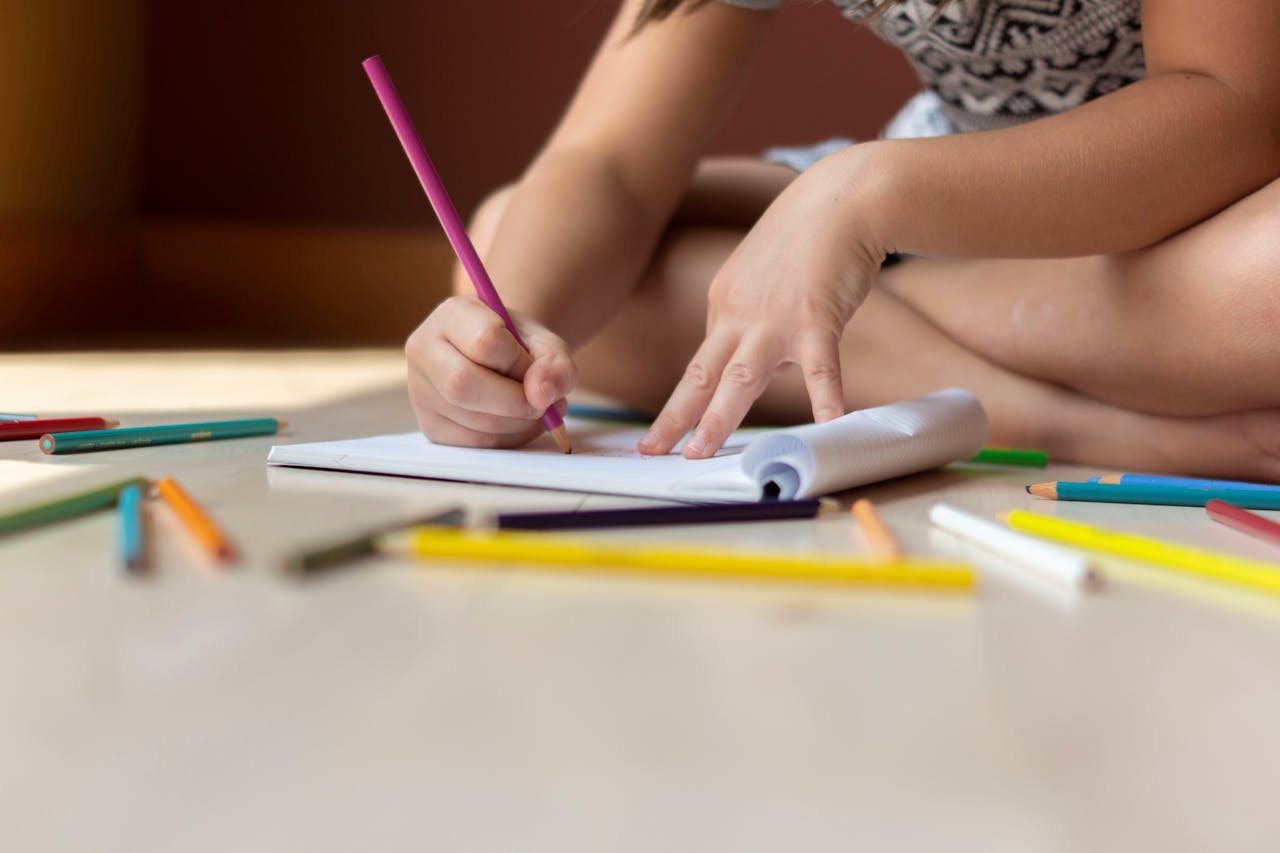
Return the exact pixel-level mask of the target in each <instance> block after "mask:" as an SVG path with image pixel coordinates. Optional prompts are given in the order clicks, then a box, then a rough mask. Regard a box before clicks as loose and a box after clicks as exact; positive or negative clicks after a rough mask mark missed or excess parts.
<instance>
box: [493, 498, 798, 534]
mask: <svg viewBox="0 0 1280 853" xmlns="http://www.w3.org/2000/svg"><path fill="white" fill-rule="evenodd" d="M821 509H822V502H821V501H818V500H799V501H761V502H759V503H738V504H695V505H684V506H647V507H636V508H625V509H594V510H575V511H571V512H504V513H502V514H500V515H499V516H498V517H497V519H496V520H497V526H498V528H499V529H501V530H573V529H584V528H593V527H641V526H646V525H659V524H662V525H666V524H724V523H726V522H740V521H781V520H782V519H787V518H813V517H814V516H815V515H817V514H818V512H819V511H820V510H821Z"/></svg>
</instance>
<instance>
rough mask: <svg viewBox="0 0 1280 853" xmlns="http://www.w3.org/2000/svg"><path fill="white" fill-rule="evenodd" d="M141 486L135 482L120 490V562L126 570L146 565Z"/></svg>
mask: <svg viewBox="0 0 1280 853" xmlns="http://www.w3.org/2000/svg"><path fill="white" fill-rule="evenodd" d="M143 497H144V492H143V487H142V486H141V485H139V484H137V483H134V484H132V485H129V486H125V487H124V489H123V490H121V492H120V504H119V506H120V510H119V512H120V562H121V565H123V566H124V570H125V571H126V572H131V573H137V572H141V571H142V570H143V569H145V568H146V567H147V531H146V519H145V518H144V517H143Z"/></svg>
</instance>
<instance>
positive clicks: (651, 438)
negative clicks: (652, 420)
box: [640, 429, 658, 447]
mask: <svg viewBox="0 0 1280 853" xmlns="http://www.w3.org/2000/svg"><path fill="white" fill-rule="evenodd" d="M657 443H658V431H657V430H656V429H651V430H649V431H648V432H646V433H645V434H644V438H642V439H640V446H641V447H653V446H654V445H655V444H657Z"/></svg>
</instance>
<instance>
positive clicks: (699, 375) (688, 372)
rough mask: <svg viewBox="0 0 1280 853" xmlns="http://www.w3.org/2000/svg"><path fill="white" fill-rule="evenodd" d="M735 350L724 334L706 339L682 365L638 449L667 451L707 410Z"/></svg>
mask: <svg viewBox="0 0 1280 853" xmlns="http://www.w3.org/2000/svg"><path fill="white" fill-rule="evenodd" d="M733 349H734V341H733V340H732V339H731V338H727V337H724V336H715V337H711V338H707V339H706V340H704V341H703V342H702V346H700V347H698V351H697V352H696V353H695V354H694V356H693V358H692V359H691V360H690V361H689V365H688V367H686V368H685V371H684V376H683V377H682V378H681V379H680V382H679V383H678V384H677V385H676V388H675V390H674V391H672V392H671V397H670V398H668V400H667V404H666V405H665V406H663V407H662V411H661V412H659V413H658V417H657V418H655V419H654V421H653V425H652V426H650V427H649V431H648V432H646V433H645V435H644V438H642V439H640V445H639V450H640V452H641V453H644V454H647V455H650V456H660V455H662V454H664V453H670V452H671V448H673V447H675V446H676V442H678V441H679V440H680V439H681V438H683V437H684V434H685V433H687V432H688V431H689V429H690V428H691V427H692V426H693V425H694V424H695V423H696V422H697V420H698V418H699V417H700V416H701V415H702V413H703V412H704V411H706V409H707V404H708V403H710V402H711V397H712V395H713V394H714V393H715V390H716V386H717V385H718V384H719V382H720V375H721V374H722V373H723V372H724V366H725V364H727V363H728V361H729V356H730V354H732V352H733Z"/></svg>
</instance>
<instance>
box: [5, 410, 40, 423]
mask: <svg viewBox="0 0 1280 853" xmlns="http://www.w3.org/2000/svg"><path fill="white" fill-rule="evenodd" d="M38 417H40V416H39V415H15V414H12V413H9V412H0V423H5V422H7V421H34V420H35V419H36V418H38Z"/></svg>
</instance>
